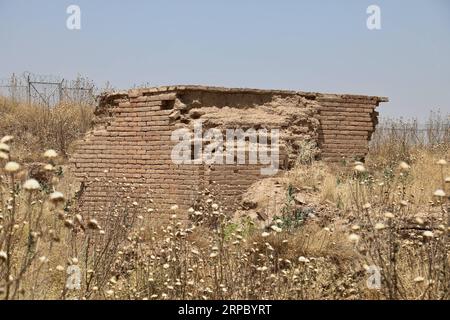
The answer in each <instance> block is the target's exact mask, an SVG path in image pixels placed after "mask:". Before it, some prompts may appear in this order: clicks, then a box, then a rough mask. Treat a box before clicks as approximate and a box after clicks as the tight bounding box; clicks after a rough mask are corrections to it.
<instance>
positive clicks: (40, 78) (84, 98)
mask: <svg viewBox="0 0 450 320" xmlns="http://www.w3.org/2000/svg"><path fill="white" fill-rule="evenodd" d="M96 94H97V88H96V86H95V85H94V84H93V82H92V81H91V80H89V79H87V78H83V77H78V78H77V79H75V80H67V79H61V78H58V77H54V76H47V75H35V74H30V73H24V74H23V75H21V76H17V75H15V74H13V75H12V76H11V77H10V78H8V79H0V95H1V96H4V97H8V98H10V99H11V100H12V101H14V102H27V103H32V104H38V105H44V106H47V107H52V106H55V105H57V104H59V103H66V102H67V103H73V104H89V105H91V104H94V103H95V102H96Z"/></svg>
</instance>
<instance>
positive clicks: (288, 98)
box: [71, 86, 387, 218]
mask: <svg viewBox="0 0 450 320" xmlns="http://www.w3.org/2000/svg"><path fill="white" fill-rule="evenodd" d="M382 101H387V99H385V98H378V97H367V96H356V95H331V94H319V93H303V92H293V91H276V90H254V89H227V88H214V87H199V86H174V87H161V88H149V89H136V90H130V91H128V92H119V93H114V94H109V95H105V96H103V97H101V99H100V103H99V106H98V108H97V109H96V112H95V115H96V120H95V123H94V128H93V130H92V131H91V132H89V133H88V134H87V135H86V137H85V139H83V140H82V141H80V142H79V144H78V146H77V151H76V153H75V154H74V156H73V157H72V159H71V162H72V163H73V167H74V172H75V175H76V176H77V178H78V179H79V180H80V181H81V182H82V183H83V187H82V190H81V192H80V194H81V203H82V205H83V209H84V210H87V211H89V213H90V214H92V215H97V214H104V213H105V212H112V211H115V212H117V210H118V208H123V207H135V208H137V209H138V210H140V211H146V212H149V211H152V212H153V213H152V215H153V216H155V217H157V218H165V217H167V214H168V210H166V209H167V208H168V207H170V206H171V205H174V204H177V205H179V206H180V207H182V208H187V207H190V206H192V205H193V203H195V201H196V200H197V199H199V198H201V197H202V196H203V194H204V193H205V192H215V193H218V194H219V195H220V196H221V198H222V199H223V201H224V205H226V206H228V207H230V208H235V207H236V206H237V205H238V203H239V200H238V198H239V195H240V194H242V193H243V192H244V191H245V190H246V189H247V188H248V187H249V186H250V185H251V184H252V183H254V182H255V181H257V180H258V179H261V178H262V176H261V172H260V168H261V167H262V165H261V164H234V165H226V164H223V165H219V164H213V165H206V164H190V165H186V164H181V165H180V164H178V165H177V164H174V163H173V161H172V160H171V150H172V148H173V147H174V145H175V144H176V142H173V141H172V140H171V135H172V132H173V131H174V130H176V129H179V128H192V126H193V125H194V123H195V121H199V120H201V121H202V124H203V129H204V130H206V129H208V128H218V129H219V130H223V131H224V130H225V129H227V128H242V129H243V130H247V129H249V128H254V129H260V128H266V129H268V130H269V129H271V128H276V129H279V130H280V144H281V149H280V158H281V168H282V169H286V168H289V167H290V166H292V165H293V164H294V163H295V161H296V158H297V156H298V154H299V153H300V152H301V150H300V149H301V146H302V143H304V141H311V142H315V143H316V144H317V145H318V147H319V149H320V150H321V155H320V156H321V157H322V158H323V159H325V160H331V161H337V160H340V159H342V158H343V157H344V158H352V159H354V158H362V157H364V156H365V154H366V153H367V149H368V142H369V140H370V137H371V134H372V132H373V131H374V128H375V125H376V123H377V115H378V114H377V112H376V111H375V108H376V107H377V106H378V104H379V103H380V102H382Z"/></svg>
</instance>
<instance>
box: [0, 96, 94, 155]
mask: <svg viewBox="0 0 450 320" xmlns="http://www.w3.org/2000/svg"><path fill="white" fill-rule="evenodd" d="M93 111H94V108H93V107H92V106H90V105H71V104H60V105H57V106H55V107H52V108H48V107H44V106H40V105H28V104H26V103H18V102H13V101H11V100H10V99H6V98H3V97H0V117H1V119H2V121H1V122H0V134H3V135H6V134H11V135H14V137H15V157H16V159H18V160H20V161H23V162H27V163H28V162H34V161H36V160H38V159H39V155H40V154H41V153H42V152H43V150H45V149H49V148H54V149H57V150H58V151H59V152H60V153H61V154H62V155H63V156H66V155H67V153H69V152H70V150H69V147H70V145H71V143H72V142H74V141H75V140H76V139H79V138H81V137H82V136H83V134H84V133H85V132H86V131H87V130H88V129H89V128H90V126H91V122H92V118H93Z"/></svg>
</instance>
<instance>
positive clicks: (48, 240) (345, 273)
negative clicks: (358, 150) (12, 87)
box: [0, 101, 450, 299]
mask: <svg viewBox="0 0 450 320" xmlns="http://www.w3.org/2000/svg"><path fill="white" fill-rule="evenodd" d="M2 103H3V107H2V109H1V110H2V112H3V113H4V115H5V116H6V118H5V119H7V120H3V123H2V127H1V129H0V131H1V132H2V133H5V134H6V133H7V132H12V133H13V134H14V135H15V137H14V138H13V137H11V136H5V137H4V138H3V139H2V142H1V143H0V150H1V151H0V157H1V167H2V172H1V176H0V178H1V180H0V187H1V190H0V196H1V198H0V200H1V203H0V205H1V212H0V298H3V299H69V298H76V299H448V298H449V289H450V288H449V284H450V272H449V267H450V266H449V263H450V260H449V255H448V250H449V246H450V243H449V239H448V238H449V226H450V221H449V206H450V201H449V199H448V195H449V194H450V177H449V176H450V171H449V170H450V169H449V168H450V167H449V165H448V164H447V162H446V161H445V160H449V156H450V153H449V150H450V144H449V142H448V140H446V139H447V138H445V137H448V135H447V136H446V135H442V136H441V137H444V138H442V139H440V140H439V141H437V142H436V143H424V144H417V143H412V142H410V141H409V142H408V141H406V140H403V141H402V140H399V138H398V135H395V136H394V135H391V136H389V133H385V136H383V140H382V141H383V142H382V143H381V142H379V144H377V145H375V146H374V148H373V150H372V152H371V153H370V155H369V157H368V158H367V161H366V163H365V164H363V163H346V164H340V165H328V164H324V163H320V162H312V163H309V161H307V162H304V161H303V160H301V161H299V163H298V165H297V166H296V167H295V168H294V169H293V170H292V171H290V172H288V173H287V174H286V175H284V176H282V177H280V179H278V181H275V182H274V183H273V185H276V188H278V189H280V190H281V191H280V192H278V195H277V199H278V200H277V202H278V203H279V202H281V203H279V204H278V205H277V206H276V207H270V195H269V194H268V193H266V197H261V194H260V193H259V194H258V198H257V199H256V200H255V203H254V204H251V207H253V209H255V205H256V207H257V206H258V205H262V206H265V207H266V208H269V210H275V212H270V214H271V219H270V222H268V223H264V224H263V226H262V228H261V226H259V225H258V223H255V221H256V219H258V217H256V216H255V217H254V219H252V218H251V217H246V216H245V215H242V216H240V217H238V218H236V217H235V216H233V215H232V214H231V213H230V212H227V211H226V210H225V209H224V208H221V207H220V206H219V205H218V204H216V203H217V201H216V200H217V196H214V195H210V196H209V198H208V197H207V198H206V199H205V201H204V202H202V203H199V204H198V205H197V206H196V207H195V208H191V209H189V212H188V214H189V216H190V217H191V219H190V223H187V224H186V223H183V222H181V221H180V220H179V219H178V217H179V216H180V215H182V214H185V212H182V211H181V210H180V209H179V208H178V207H177V206H174V207H172V208H171V212H170V215H171V219H170V220H169V221H167V222H161V223H156V222H155V221H154V220H152V219H151V216H152V213H153V212H154V211H155V210H156V209H157V208H152V207H149V208H148V210H147V214H145V215H139V214H137V213H136V210H135V209H136V207H137V206H139V205H140V204H138V203H132V204H130V205H129V206H128V207H127V208H120V209H119V208H114V207H113V208H111V210H110V215H109V216H108V217H107V218H97V217H92V216H90V213H89V212H79V211H78V210H77V197H76V195H75V196H72V195H69V194H67V193H65V194H63V193H62V192H60V191H61V190H62V187H63V186H62V185H61V171H63V173H65V172H64V171H65V167H61V166H60V165H59V164H61V163H63V162H64V161H63V160H62V159H61V156H60V155H59V156H58V155H57V154H56V152H54V151H51V150H50V151H47V152H45V154H43V153H42V150H45V149H46V148H48V147H50V146H53V147H55V148H57V149H58V150H61V151H62V153H64V152H67V148H68V146H69V145H70V142H71V141H73V139H76V137H78V135H79V134H81V131H82V130H81V129H79V127H77V126H81V123H83V124H84V125H86V123H87V119H88V118H89V116H87V114H84V113H81V112H78V111H72V112H73V114H72V115H69V116H68V117H69V118H65V120H64V121H62V120H61V119H63V118H64V117H62V116H61V115H62V113H61V115H60V114H59V112H63V110H66V109H64V107H61V108H62V109H61V110H52V111H49V110H47V111H45V112H46V115H45V114H44V112H43V111H42V112H43V113H42V114H40V113H39V114H34V116H32V115H31V114H33V112H34V111H27V110H26V109H21V111H20V110H12V109H8V108H10V107H9V106H7V103H6V102H4V101H3V102H2ZM19 108H23V107H19ZM7 110H9V111H7ZM66 111H67V110H66ZM8 112H9V113H11V114H8ZM27 112H29V113H27ZM49 112H50V113H51V115H49ZM19 113H20V114H21V116H20V117H19V116H18V114H19ZM49 119H52V120H49ZM67 119H71V120H70V121H69V120H67ZM44 121H49V122H44ZM60 121H61V122H60ZM53 124H54V125H53ZM447 125H448V123H447ZM443 128H444V129H443V130H444V131H445V130H448V126H447V127H445V126H444V127H443ZM6 130H8V131H6ZM445 132H447V131H445ZM64 139H65V142H62V140H64ZM28 141H29V142H28ZM377 143H378V142H377ZM399 146H401V148H402V149H401V150H402V153H401V154H399V153H398V152H396V151H394V149H393V148H397V147H399ZM26 151H27V152H28V154H29V155H28V156H27V155H26V154H25V152H26ZM30 160H32V161H34V162H35V161H39V163H40V166H41V169H42V170H43V171H45V172H46V173H47V174H48V175H49V176H50V177H49V178H47V179H46V181H48V184H47V185H44V183H43V182H42V181H37V180H36V179H30V175H29V172H28V169H27V168H25V167H24V166H23V165H20V164H19V163H22V164H24V163H25V162H26V161H30ZM60 168H62V169H60ZM255 190H258V188H255ZM247 200H248V201H250V202H251V199H250V200H249V199H247ZM247 204H248V203H247ZM268 204H269V206H268ZM378 275H379V276H380V277H379V278H377V277H378ZM378 280H380V281H379V282H378Z"/></svg>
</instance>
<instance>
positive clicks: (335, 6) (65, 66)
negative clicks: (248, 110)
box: [0, 0, 450, 119]
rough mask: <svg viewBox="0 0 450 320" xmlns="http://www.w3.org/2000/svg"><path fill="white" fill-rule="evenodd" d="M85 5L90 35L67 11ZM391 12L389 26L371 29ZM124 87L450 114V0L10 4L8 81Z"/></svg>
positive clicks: (5, 12) (2, 58) (1, 61)
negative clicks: (367, 98)
mask: <svg viewBox="0 0 450 320" xmlns="http://www.w3.org/2000/svg"><path fill="white" fill-rule="evenodd" d="M70 4H77V5H79V6H80V8H81V30H79V31H70V30H68V29H67V28H66V19H67V17H68V14H66V8H67V6H68V5H70ZM371 4H377V5H379V6H380V7H381V19H382V29H381V30H379V31H369V30H368V29H367V28H366V18H367V16H368V15H367V14H366V8H367V7H368V6H369V5H371ZM23 71H30V72H32V73H37V74H53V75H58V76H61V77H64V78H74V77H76V76H77V74H82V75H85V76H88V77H89V78H91V79H92V80H94V81H95V82H96V83H97V84H98V85H99V86H101V85H103V84H104V83H105V82H106V81H110V82H111V84H112V85H113V86H114V87H116V88H121V89H126V88H129V87H131V86H133V85H141V84H144V83H149V84H150V85H164V84H179V83H183V84H208V85H220V86H232V87H255V88H277V89H295V90H303V91H323V92H333V93H334V92H336V93H340V92H342V93H360V94H369V95H383V96H388V97H389V98H390V99H391V102H390V103H388V104H385V105H384V106H383V107H382V108H380V111H381V114H382V115H383V116H404V117H413V116H415V117H419V118H421V119H425V118H426V116H427V115H428V113H429V110H431V109H436V108H440V109H441V110H443V111H444V112H445V113H450V1H448V0H429V1H424V0H422V1H419V0H390V1H387V0H379V1H375V0H369V1H366V0H345V1H338V0H315V1H314V0H309V1H300V0H297V1H288V0H284V1H283V0H280V1H275V0H272V1H263V0H239V1H238V0H227V1H225V0H223V1H214V0H176V1H175V0H164V1H163V0H158V1H150V0H149V1H137V0H135V1H133V0H129V1H111V0H109V1H106V0H95V1H92V0H91V1H87V0H71V1H65V0H62V1H53V0H39V1H37V0H35V1H31V0H29V1H23V0H0V78H6V77H8V76H9V75H10V74H11V73H13V72H15V73H19V74H20V73H22V72H23Z"/></svg>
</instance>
